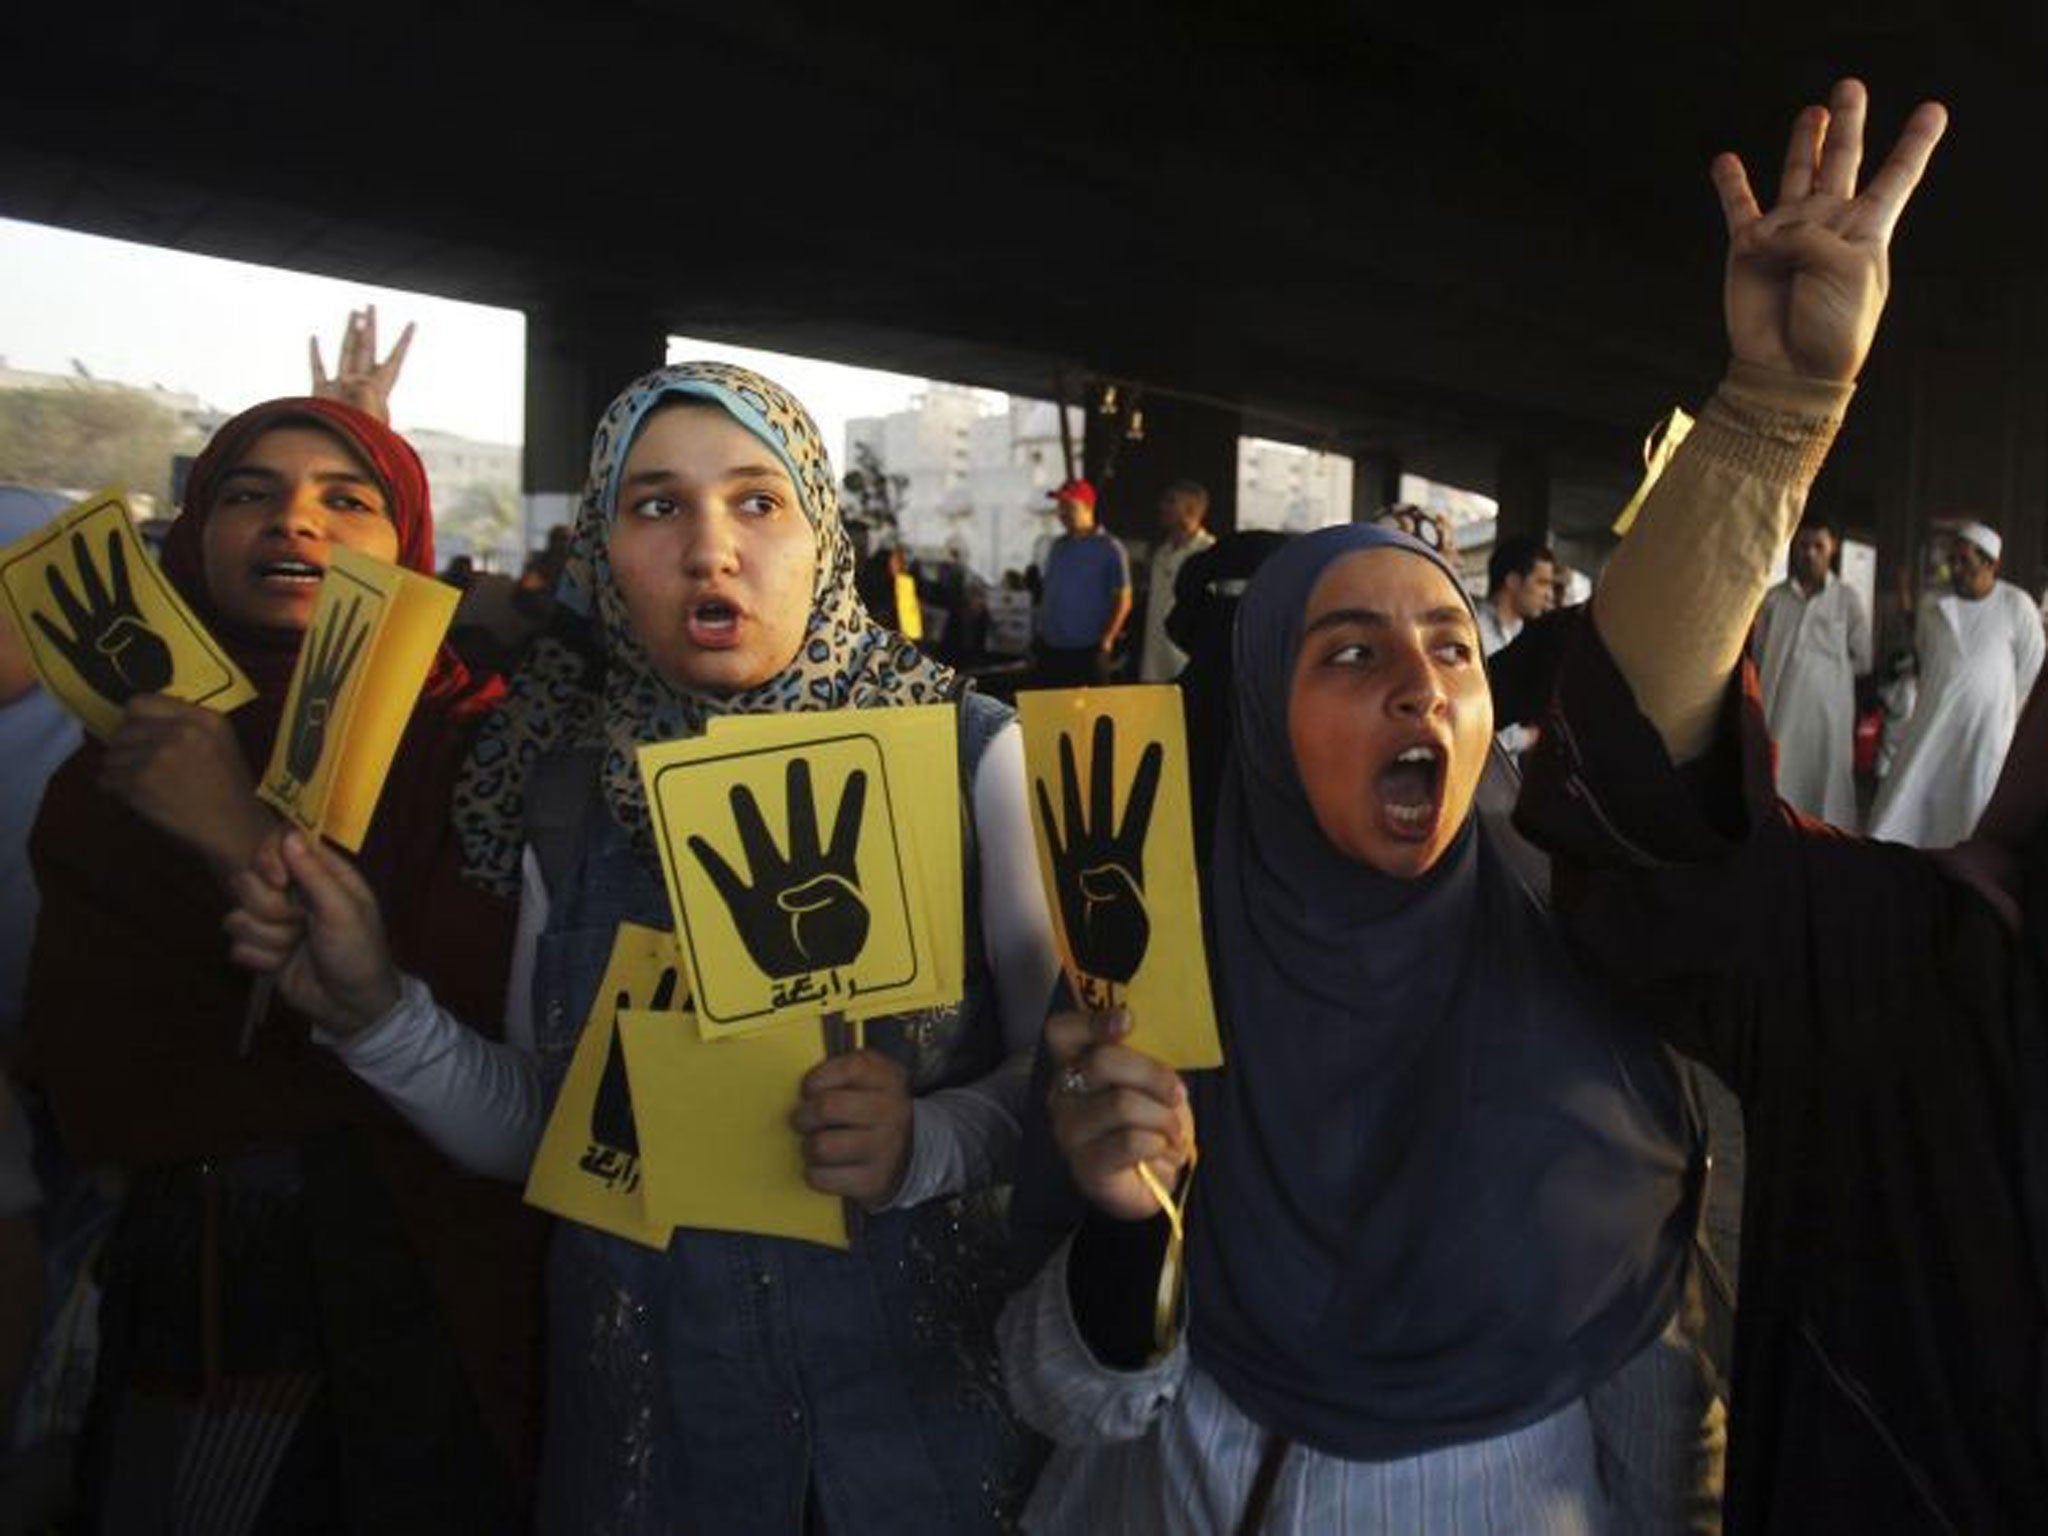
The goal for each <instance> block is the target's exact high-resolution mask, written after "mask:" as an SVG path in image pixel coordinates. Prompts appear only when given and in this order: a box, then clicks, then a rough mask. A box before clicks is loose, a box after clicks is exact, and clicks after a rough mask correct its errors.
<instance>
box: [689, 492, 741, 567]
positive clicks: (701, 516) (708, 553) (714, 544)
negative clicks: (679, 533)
mask: <svg viewBox="0 0 2048 1536" xmlns="http://www.w3.org/2000/svg"><path fill="white" fill-rule="evenodd" d="M681 521H682V523H683V527H684V535H683V537H684V545H683V569H684V570H685V571H686V572H687V573H688V574H689V575H691V576H696V577H706V576H717V575H720V574H723V573H724V572H727V571H731V570H733V569H735V568H736V566H737V557H738V551H739V544H738V541H737V539H736V538H735V534H736V533H737V528H736V526H735V523H734V520H733V518H732V516H731V515H730V514H729V513H727V512H726V511H725V510H724V509H722V508H719V507H705V508H702V509H700V510H698V511H696V512H693V513H685V514H683V516H682V519H681Z"/></svg>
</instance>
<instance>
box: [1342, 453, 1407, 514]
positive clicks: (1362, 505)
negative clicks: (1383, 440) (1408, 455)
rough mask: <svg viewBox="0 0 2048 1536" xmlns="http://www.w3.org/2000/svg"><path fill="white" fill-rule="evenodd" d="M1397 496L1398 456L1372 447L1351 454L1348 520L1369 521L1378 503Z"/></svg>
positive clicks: (1391, 502)
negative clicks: (1349, 514)
mask: <svg viewBox="0 0 2048 1536" xmlns="http://www.w3.org/2000/svg"><path fill="white" fill-rule="evenodd" d="M1400 499H1401V456H1400V455H1399V454H1398V453H1395V452H1394V450H1393V449H1391V448H1373V449H1368V450H1367V451H1365V452H1364V453H1357V454H1353V455H1352V456H1351V521H1353V522H1354V523H1369V522H1371V521H1372V520H1373V516H1374V514H1376V513H1377V512H1378V511H1379V510H1380V508H1382V507H1391V506H1393V505H1394V504H1395V503H1396V502H1398V501H1399V500H1400Z"/></svg>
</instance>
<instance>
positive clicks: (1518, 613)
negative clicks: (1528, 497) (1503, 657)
mask: <svg viewBox="0 0 2048 1536" xmlns="http://www.w3.org/2000/svg"><path fill="white" fill-rule="evenodd" d="M1556 580H1557V557H1556V556H1555V555H1553V554H1552V553H1551V552H1550V551H1549V549H1547V548H1546V547H1545V546H1543V545H1541V544H1539V543H1537V542H1536V541H1535V540H1534V539H1531V538H1526V537H1523V536H1522V535H1519V534H1517V535H1514V536H1512V537H1510V538H1505V539H1502V540H1501V541H1500V543H1498V544H1496V545H1495V546H1494V549H1493V555H1492V557H1491V558H1490V559H1488V560H1487V562H1486V601H1485V602H1483V603H1481V604H1480V605H1479V643H1480V644H1481V645H1482V646H1484V647H1485V648H1486V654H1487V655H1489V656H1491V655H1492V654H1493V653H1494V652H1495V651H1497V650H1499V649H1500V648H1501V647H1502V646H1504V645H1506V644H1507V643H1508V642H1509V641H1510V640H1512V639H1514V638H1515V636H1517V635H1519V634H1520V633H1521V632H1522V626H1523V625H1524V624H1526V623H1528V622H1529V620H1531V619H1533V618H1535V617H1536V616H1537V615H1539V614H1542V613H1547V612H1548V611H1549V609H1550V589H1551V587H1552V585H1553V584H1554V583H1555V582H1556Z"/></svg>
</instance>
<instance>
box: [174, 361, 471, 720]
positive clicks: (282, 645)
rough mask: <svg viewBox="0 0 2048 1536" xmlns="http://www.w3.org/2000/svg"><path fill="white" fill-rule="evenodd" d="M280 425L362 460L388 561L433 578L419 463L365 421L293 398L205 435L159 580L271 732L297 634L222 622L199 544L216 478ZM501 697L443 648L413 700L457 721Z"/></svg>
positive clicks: (430, 527)
mask: <svg viewBox="0 0 2048 1536" xmlns="http://www.w3.org/2000/svg"><path fill="white" fill-rule="evenodd" d="M290 426H308V427H314V428H317V429H318V430H320V431H322V432H326V433H328V434H329V435H331V436H333V437H336V438H339V439H340V440H341V443H342V445H343V446H344V447H346V448H347V449H348V450H349V451H350V452H352V453H353V454H355V456H356V457H357V458H359V459H361V460H362V461H363V464H364V467H366V468H367V469H368V470H369V471H370V473H371V475H372V476H373V477H374V478H375V479H376V481H377V484H378V485H379V486H380V487H382V488H383V491H384V498H385V505H386V507H387V508H388V510H389V512H390V516H391V521H392V523H393V525H394V526H395V527H396V528H397V529H398V563H399V564H400V565H402V566H404V567H405V568H406V569H407V570H409V571H417V572H418V573H419V574H421V575H422V576H431V575H433V574H434V513H433V506H432V503H431V501H430V500H429V498H428V493H427V471H426V467H425V466H424V465H422V464H421V463H420V456H419V455H418V454H417V453H415V452H414V451H413V447H412V444H410V443H408V442H407V441H406V440H405V439H404V438H402V437H400V436H399V435H398V434H397V433H396V432H394V431H392V430H391V429H390V428H389V427H387V426H385V425H384V423H383V422H381V421H379V420H377V419H376V418H375V417H374V416H366V415H364V414H363V413H362V412H361V411H359V410H356V409H355V408H354V407H353V406H347V405H343V404H341V403H340V402H339V401H336V400H317V399H314V398H312V397H311V396H303V397H299V398H295V399H294V398H287V399H283V400H267V401H265V402H264V403H263V404H261V405H257V406H251V407H250V408H249V409H248V410H246V411H244V412H242V414H241V415H239V416H236V417H234V418H233V419H232V420H230V421H228V422H227V423H226V424H225V425H223V426H222V427H221V429H220V430H219V431H218V432H216V433H214V435H213V441H211V442H210V443H208V444H207V445H206V451H205V452H204V453H202V454H200V455H199V457H198V459H197V460H196V461H194V463H193V465H192V474H191V477H190V478H189V479H188V480H187V481H186V484H185V501H184V508H183V510H182V511H181V512H180V513H179V515H178V520H177V521H176V522H174V523H172V524H171V531H170V533H169V534H168V535H167V536H166V537H165V539H164V548H163V568H164V574H165V575H167V576H169V577H170V579H171V585H173V586H174V587H176V588H177V589H178V591H179V592H180V594H182V595H183V597H184V598H185V601H186V602H188V603H190V604H191V605H192V607H193V610H194V611H195V612H196V613H198V615H199V617H200V619H201V620H202V621H203V622H204V623H205V625H206V627H207V628H208V629H209V630H210V631H212V632H213V634H215V635H216V636H217V637H219V639H220V641H221V643H222V644H223V645H225V646H226V647H227V649H228V651H229V652H230V653H231V654H232V655H233V656H234V658H235V660H236V662H237V663H238V664H239V665H240V666H241V667H242V669H243V670H244V671H245V672H247V673H248V674H249V677H250V681H252V682H253V683H255V685H256V689H257V692H258V693H259V694H261V695H262V696H263V697H262V700H261V704H260V705H252V706H251V709H252V710H256V711H257V712H258V713H259V715H260V713H261V707H262V706H263V705H267V706H268V707H269V718H270V723H271V724H272V725H273V726H274V724H275V721H276V718H277V712H278V711H280V710H282V709H283V707H284V692H285V686H286V684H287V682H288V681H289V679H290V677H291V670H292V667H293V665H294V663H295V662H296V661H297V658H298V654H299V639H300V632H299V631H298V630H296V629H286V630H276V629H269V630H266V629H256V628H252V627H250V626H247V625H239V624H236V623H234V622H233V621H231V620H229V619H227V618H225V617H224V616H223V615H222V614H221V612H220V610H219V609H218V608H216V607H215V606H214V603H213V597H212V594H211V593H209V592H208V591H207V589H206V556H205V548H204V546H205V539H206V523H207V519H208V518H210V517H211V516H212V515H213V504H214V501H215V499H216V498H217V497H218V496H219V494H220V486H221V482H222V481H223V480H225V479H226V478H227V476H228V474H229V473H230V472H231V471H232V470H233V469H234V468H235V466H236V465H237V464H239V463H240V462H241V460H242V456H243V455H244V454H246V453H247V452H248V451H249V449H250V448H251V446H253V445H254V444H255V442H256V440H257V439H258V438H260V437H262V436H263V434H264V433H266V432H271V431H275V430H276V429H277V428H279V427H290ZM503 693H504V685H503V683H502V681H501V680H499V679H497V678H490V679H488V680H486V681H485V682H483V683H481V684H479V683H478V682H477V681H476V680H475V679H473V678H472V677H471V676H470V673H469V670H468V668H466V667H464V666H463V664H462V662H461V661H460V660H459V659H457V657H456V655H455V653H454V652H453V651H450V650H448V649H447V648H446V647H445V646H444V647H443V648H442V650H441V654H440V655H439V656H438V657H436V658H435V661H434V669H433V671H432V672H430V673H429V674H428V676H427V683H426V687H425V688H424V689H422V690H421V697H422V698H424V699H426V700H428V701H430V702H433V703H443V702H448V703H452V704H453V705H454V708H455V713H456V714H457V715H458V716H467V715H471V714H476V713H479V712H481V711H482V710H485V709H488V708H490V707H491V705H493V704H495V703H496V702H497V701H498V699H499V698H500V697H502V696H503ZM247 712H248V711H245V712H244V713H247ZM266 734H267V733H266Z"/></svg>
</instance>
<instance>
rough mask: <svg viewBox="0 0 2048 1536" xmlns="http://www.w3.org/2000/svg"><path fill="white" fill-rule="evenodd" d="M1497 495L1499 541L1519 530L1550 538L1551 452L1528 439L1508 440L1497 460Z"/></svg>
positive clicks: (1538, 538) (1496, 532)
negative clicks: (1529, 442) (1525, 440)
mask: <svg viewBox="0 0 2048 1536" xmlns="http://www.w3.org/2000/svg"><path fill="white" fill-rule="evenodd" d="M1494 498H1495V500H1497V501H1498V502H1499V503H1500V516H1499V519H1498V521H1497V522H1496V524H1495V527H1494V542H1495V544H1496V545H1498V544H1499V542H1500V541H1501V540H1503V539H1509V538H1513V537H1515V536H1516V535H1517V534H1519V535H1521V536H1523V537H1524V538H1531V539H1534V540H1536V541H1537V542H1538V543H1540V544H1547V543H1549V542H1550V456H1549V455H1548V454H1547V453H1545V452H1544V451H1543V450H1542V449H1541V448H1536V447H1532V446H1530V445H1529V444H1526V443H1505V444H1503V445H1502V446H1501V450H1500V456H1499V457H1498V458H1497V459H1496V460H1495V461H1494Z"/></svg>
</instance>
